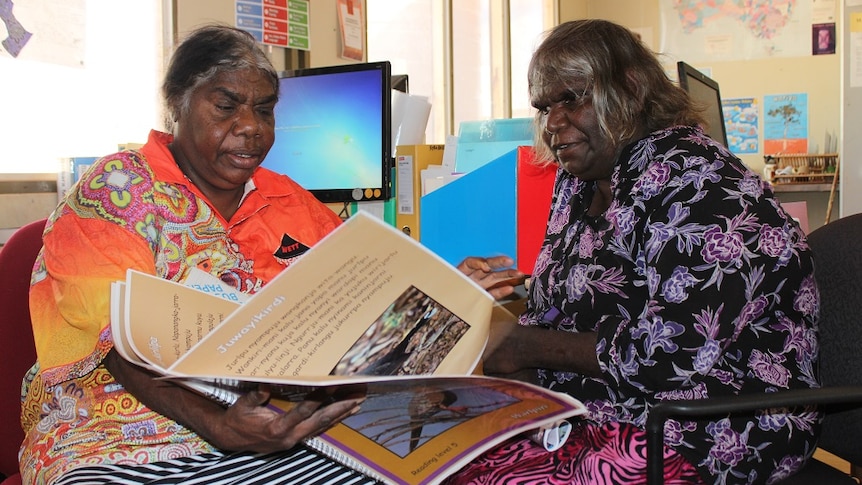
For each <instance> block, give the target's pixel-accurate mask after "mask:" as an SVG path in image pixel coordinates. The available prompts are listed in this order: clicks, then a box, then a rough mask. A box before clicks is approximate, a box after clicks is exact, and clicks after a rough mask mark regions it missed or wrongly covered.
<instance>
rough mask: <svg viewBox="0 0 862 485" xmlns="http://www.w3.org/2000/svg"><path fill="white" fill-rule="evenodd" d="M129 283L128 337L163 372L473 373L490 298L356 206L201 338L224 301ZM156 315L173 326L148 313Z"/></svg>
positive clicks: (322, 376)
mask: <svg viewBox="0 0 862 485" xmlns="http://www.w3.org/2000/svg"><path fill="white" fill-rule="evenodd" d="M127 294H128V295H130V296H129V301H128V302H127V312H128V313H129V318H128V325H129V329H128V330H129V332H128V333H129V335H130V341H131V342H132V343H133V345H134V348H135V350H136V351H137V352H138V353H140V354H142V357H144V358H145V359H146V360H148V361H150V360H152V361H154V362H157V363H158V365H164V366H166V367H168V372H167V373H168V374H172V375H180V376H206V377H219V378H251V377H254V378H255V379H262V380H268V381H273V382H297V383H306V384H308V383H322V382H326V381H328V382H331V383H336V382H344V381H347V380H352V379H357V378H358V379H363V380H374V379H379V378H380V377H381V376H397V375H405V376H406V375H414V374H431V373H434V374H441V375H445V374H453V375H464V374H468V373H470V372H471V371H472V370H473V369H474V368H475V367H476V365H477V364H478V361H479V359H480V357H481V354H482V350H483V349H484V346H485V344H486V342H487V338H488V331H489V325H490V322H491V319H492V318H491V316H492V313H493V311H494V307H495V303H494V301H493V299H492V298H491V296H490V295H489V294H488V293H487V292H486V291H485V290H483V289H482V288H480V287H479V286H478V285H476V284H475V283H474V282H473V281H471V280H470V279H469V278H467V277H466V276H464V275H463V274H461V273H460V271H458V270H457V269H455V268H453V267H452V266H450V265H449V264H448V263H446V262H445V261H443V260H442V259H440V258H439V257H438V256H436V255H435V254H433V253H431V252H430V251H428V250H427V249H425V248H424V247H423V246H421V245H420V244H419V243H418V242H416V241H414V240H412V239H410V238H409V237H407V236H405V235H403V234H401V233H400V232H398V231H397V230H396V229H395V228H393V227H391V226H389V225H387V224H385V223H384V222H383V221H380V220H379V219H377V218H374V217H373V216H369V215H367V214H364V213H361V212H360V213H359V214H356V215H354V216H353V217H351V218H350V219H349V220H348V221H347V222H345V223H344V224H343V225H342V226H340V227H339V228H338V229H337V230H336V231H334V232H333V233H332V234H330V235H329V236H327V237H326V238H324V239H323V240H322V241H321V242H319V243H318V244H317V245H316V246H315V247H314V248H312V250H311V251H309V252H308V253H306V254H305V255H304V256H303V257H302V258H301V259H300V260H299V261H297V262H295V263H294V264H293V265H292V266H290V267H289V268H287V269H286V270H285V271H283V272H282V273H280V274H279V275H278V276H277V277H276V278H274V279H273V280H272V281H270V282H269V283H268V284H267V285H266V286H265V287H264V288H263V289H262V290H261V291H259V292H258V293H257V294H255V295H254V296H253V297H252V298H250V299H249V300H248V301H247V302H246V303H244V304H243V305H241V306H239V307H236V309H235V311H233V312H232V313H231V314H230V315H229V316H227V318H225V319H224V321H223V322H222V323H221V324H218V325H217V326H216V328H215V329H213V330H212V331H211V332H210V333H207V334H206V335H204V336H203V338H202V340H201V341H200V342H199V343H197V344H196V345H195V342H196V338H195V337H196V336H197V335H198V334H199V333H200V328H201V326H202V324H201V321H202V320H203V321H205V322H211V321H213V320H217V317H215V315H217V314H218V313H219V311H221V310H216V308H219V309H221V308H225V307H224V304H225V303H224V301H219V302H218V303H216V301H215V300H218V299H217V298H214V297H210V296H209V295H204V294H201V293H200V292H197V291H196V290H194V289H191V288H185V287H183V285H179V284H175V283H170V282H167V281H165V280H162V279H160V278H157V277H155V276H152V275H145V274H142V273H137V272H130V273H129V275H128V282H127ZM227 304H231V302H227ZM216 305H221V306H218V307H216ZM159 321H168V322H173V325H171V326H165V325H153V324H151V323H150V322H159ZM159 327H162V328H161V329H160V328H159ZM189 343H191V344H192V346H191V349H190V350H189V349H187V347H188V344H189Z"/></svg>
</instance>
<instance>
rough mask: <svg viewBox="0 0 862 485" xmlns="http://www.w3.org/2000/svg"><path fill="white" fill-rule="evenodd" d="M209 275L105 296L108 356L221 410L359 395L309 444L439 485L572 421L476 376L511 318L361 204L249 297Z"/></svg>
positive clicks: (505, 384)
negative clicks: (479, 459)
mask: <svg viewBox="0 0 862 485" xmlns="http://www.w3.org/2000/svg"><path fill="white" fill-rule="evenodd" d="M193 273H194V271H193ZM209 278H211V277H210V276H209V275H207V274H205V273H202V272H197V273H195V274H191V275H189V277H188V278H187V279H186V281H185V282H184V284H180V283H175V282H172V281H168V280H164V279H162V278H159V277H156V276H152V275H148V274H144V273H140V272H137V271H134V270H129V272H128V274H127V278H126V280H125V281H121V282H116V283H115V284H114V285H113V286H112V289H111V291H112V298H111V301H112V315H111V329H112V332H113V338H114V346H115V348H116V350H117V352H118V353H119V354H120V355H122V356H123V357H124V358H125V359H127V360H129V361H130V362H132V363H135V364H137V365H139V366H142V367H145V368H148V369H150V370H152V371H154V372H156V373H158V374H161V375H164V376H165V378H167V379H175V380H177V381H178V382H179V383H181V384H183V385H186V386H188V387H190V388H192V389H195V390H196V391H198V392H201V393H203V394H205V395H208V396H210V397H212V398H213V399H216V400H218V401H220V402H222V403H223V404H226V405H229V404H231V403H232V402H233V401H235V400H236V399H237V398H238V397H239V396H240V395H241V394H242V393H243V392H247V391H248V390H250V389H253V388H256V387H257V386H258V385H260V384H266V385H268V386H269V387H270V389H271V390H272V393H273V397H274V399H273V400H272V401H271V406H274V407H276V408H280V409H289V408H290V406H292V405H293V403H295V402H298V401H300V400H302V399H303V397H304V396H305V395H307V394H308V393H309V392H312V391H314V390H316V389H319V388H321V387H328V386H335V387H336V388H344V389H345V390H349V391H350V392H351V393H352V394H355V392H356V391H357V390H359V391H361V392H364V393H365V395H366V399H365V401H364V402H363V403H362V405H361V409H360V411H359V412H358V413H357V414H355V415H352V416H350V417H348V418H347V419H345V420H344V421H342V422H341V423H339V424H337V425H336V426H334V427H332V428H330V429H329V430H328V431H326V432H325V433H323V434H321V435H320V436H317V437H315V438H311V439H309V440H307V442H306V444H307V445H308V446H310V447H312V448H315V449H317V450H320V451H321V452H323V453H324V454H327V455H328V456H330V457H332V458H333V459H336V460H338V461H341V462H343V463H345V464H347V465H349V466H351V467H353V468H355V469H357V470H359V471H361V472H363V473H366V474H367V475H369V476H371V477H373V478H376V479H378V480H381V481H383V482H386V483H392V484H435V483H439V482H440V481H442V480H443V479H445V478H446V477H447V476H449V475H451V474H452V473H454V472H456V471H457V470H458V469H459V468H461V467H462V466H463V465H464V464H466V463H467V462H469V461H470V460H471V459H473V458H475V457H476V456H478V455H480V454H481V453H482V452H483V451H486V450H488V449H490V448H493V447H494V446H495V445H496V444H498V443H500V442H502V441H503V440H505V439H507V438H510V437H513V436H516V435H520V434H529V435H530V436H531V437H533V438H534V439H535V440H537V441H538V442H539V443H542V444H543V445H544V446H545V447H546V448H547V449H549V450H553V449H555V448H557V447H559V446H560V445H561V444H562V442H563V441H565V438H566V437H567V436H568V430H569V429H570V428H571V426H570V424H569V423H568V422H567V421H566V418H569V417H573V416H577V415H580V414H583V413H584V412H585V409H584V407H583V405H582V404H581V403H580V402H579V401H577V400H576V399H574V398H572V397H570V396H568V395H565V394H561V393H557V392H553V391H550V390H547V389H544V388H541V387H538V386H534V385H532V384H528V383H523V382H518V381H513V380H507V379H499V378H493V377H487V376H482V375H480V373H479V371H478V370H477V368H478V367H480V365H479V364H480V360H481V356H482V352H483V351H484V350H485V346H486V344H487V342H488V335H489V330H490V327H491V326H492V325H494V324H495V323H500V322H503V321H505V320H509V321H511V320H512V319H514V316H512V314H511V313H509V312H508V311H506V310H505V309H504V308H503V307H502V306H500V305H498V304H497V303H496V302H495V301H494V300H493V298H492V297H491V296H490V295H489V294H488V293H487V292H486V291H485V290H484V289H482V288H481V287H480V286H478V285H477V284H476V283H475V282H473V281H472V280H470V279H469V278H468V277H467V276H465V275H463V274H462V273H461V272H460V271H459V270H458V269H456V268H454V267H453V266H451V265H450V264H448V263H446V262H445V261H444V260H443V259H441V258H439V257H438V256H437V255H435V254H434V253H432V252H430V251H429V250H427V249H426V248H424V247H423V246H422V245H420V244H419V243H418V242H416V241H415V240H413V239H411V238H410V237H408V236H406V235H404V234H401V233H400V232H399V231H398V230H397V229H395V228H394V227H392V226H389V225H387V224H386V223H385V222H383V221H381V220H379V219H378V218H376V217H374V216H371V215H368V214H366V213H363V212H359V213H358V214H356V215H354V216H352V217H351V218H350V219H348V220H347V221H346V222H345V223H344V224H342V225H341V226H340V227H339V228H338V229H336V230H335V231H333V232H332V233H331V234H330V235H328V236H327V237H326V238H324V239H323V240H322V241H320V242H319V243H318V244H317V245H315V246H314V247H313V248H312V249H311V250H309V251H308V252H307V253H306V254H305V255H303V256H302V258H300V259H299V260H297V261H295V262H293V264H291V265H290V266H289V267H288V268H287V269H285V270H284V271H283V272H281V273H280V274H279V275H278V276H277V277H276V278H274V279H273V280H272V281H270V282H269V283H268V284H267V285H266V286H264V287H263V288H262V289H261V290H260V291H258V292H257V293H255V294H254V295H252V296H249V295H243V294H238V293H236V292H235V291H234V290H233V288H231V287H230V286H229V285H227V284H224V283H222V282H221V281H219V280H217V279H215V278H212V279H209ZM336 392H338V391H336ZM345 392H346V391H345Z"/></svg>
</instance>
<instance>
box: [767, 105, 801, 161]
mask: <svg viewBox="0 0 862 485" xmlns="http://www.w3.org/2000/svg"><path fill="white" fill-rule="evenodd" d="M763 115H764V120H763V153H764V154H781V153H808V94H806V93H798V94H773V95H766V96H764V97H763Z"/></svg>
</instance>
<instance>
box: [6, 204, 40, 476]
mask: <svg viewBox="0 0 862 485" xmlns="http://www.w3.org/2000/svg"><path fill="white" fill-rule="evenodd" d="M45 222H46V221H45V220H44V219H43V220H40V221H36V222H31V223H30V224H27V225H26V226H24V227H22V228H20V229H18V230H17V231H15V233H14V234H12V236H11V237H10V238H9V240H8V241H7V242H6V244H5V245H4V246H3V247H2V249H0V275H2V278H3V282H2V284H0V309H2V311H0V356H2V362H3V371H2V372H0V436H2V438H0V473H2V474H3V475H5V476H6V477H15V478H16V479H17V478H19V477H17V476H16V475H17V474H18V448H19V447H20V446H21V441H23V440H24V432H23V431H22V430H21V419H20V416H21V380H22V378H23V377H24V374H26V372H27V370H28V369H29V368H30V367H31V366H32V365H33V363H34V362H36V348H35V344H34V343H33V329H32V327H31V326H30V302H29V292H30V273H31V272H32V271H33V263H34V262H35V261H36V256H37V255H38V254H39V250H40V249H41V248H42V231H43V230H44V228H45Z"/></svg>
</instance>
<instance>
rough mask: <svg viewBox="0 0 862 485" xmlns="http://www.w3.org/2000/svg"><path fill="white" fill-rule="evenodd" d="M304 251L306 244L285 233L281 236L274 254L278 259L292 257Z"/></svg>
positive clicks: (306, 248)
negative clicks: (279, 243)
mask: <svg viewBox="0 0 862 485" xmlns="http://www.w3.org/2000/svg"><path fill="white" fill-rule="evenodd" d="M306 251H308V246H306V245H305V244H302V243H301V242H299V241H297V240H296V239H294V238H292V237H290V236H288V235H287V234H285V235H283V236H281V246H279V248H278V249H277V250H276V251H275V253H274V254H275V257H276V258H279V259H292V258H296V257H298V256H302V255H303V254H304V253H305V252H306Z"/></svg>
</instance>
